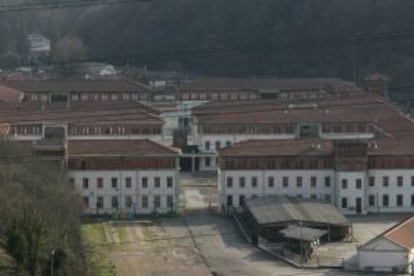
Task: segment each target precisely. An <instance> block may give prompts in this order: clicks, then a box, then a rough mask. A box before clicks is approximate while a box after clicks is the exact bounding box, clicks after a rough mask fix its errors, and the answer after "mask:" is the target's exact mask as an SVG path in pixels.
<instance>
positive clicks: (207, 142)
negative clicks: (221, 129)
mask: <svg viewBox="0 0 414 276" xmlns="http://www.w3.org/2000/svg"><path fill="white" fill-rule="evenodd" d="M204 147H205V148H206V150H210V141H206V142H205V143H204Z"/></svg>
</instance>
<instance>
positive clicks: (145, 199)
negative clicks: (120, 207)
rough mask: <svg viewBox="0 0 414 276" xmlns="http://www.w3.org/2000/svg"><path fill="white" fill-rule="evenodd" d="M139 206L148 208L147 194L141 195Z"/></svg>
mask: <svg viewBox="0 0 414 276" xmlns="http://www.w3.org/2000/svg"><path fill="white" fill-rule="evenodd" d="M141 206H142V208H148V196H147V195H143V196H141Z"/></svg>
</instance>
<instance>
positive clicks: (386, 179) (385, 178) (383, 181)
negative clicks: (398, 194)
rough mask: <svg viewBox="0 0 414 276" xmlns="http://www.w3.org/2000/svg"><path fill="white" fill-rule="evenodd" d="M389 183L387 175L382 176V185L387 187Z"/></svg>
mask: <svg viewBox="0 0 414 276" xmlns="http://www.w3.org/2000/svg"><path fill="white" fill-rule="evenodd" d="M389 184H390V178H389V177H388V176H384V177H382V186H384V187H388V185H389Z"/></svg>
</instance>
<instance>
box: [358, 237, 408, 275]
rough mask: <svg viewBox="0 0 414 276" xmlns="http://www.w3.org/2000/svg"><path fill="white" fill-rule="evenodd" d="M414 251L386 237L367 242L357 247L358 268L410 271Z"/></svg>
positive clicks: (379, 270) (380, 270) (381, 270)
mask: <svg viewBox="0 0 414 276" xmlns="http://www.w3.org/2000/svg"><path fill="white" fill-rule="evenodd" d="M413 257H414V251H413V250H407V249H406V248H403V247H401V246H399V245H397V244H395V243H393V242H392V241H390V240H388V239H386V238H379V239H376V240H373V241H371V242H368V243H367V244H366V245H363V246H361V247H360V248H359V249H358V265H359V269H360V270H364V271H378V272H398V271H399V272H408V273H411V272H412V271H413V270H412V263H413V260H414V258H413Z"/></svg>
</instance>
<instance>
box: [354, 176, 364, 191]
mask: <svg viewBox="0 0 414 276" xmlns="http://www.w3.org/2000/svg"><path fill="white" fill-rule="evenodd" d="M355 188H357V189H361V188H362V179H361V178H357V179H356V180H355Z"/></svg>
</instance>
